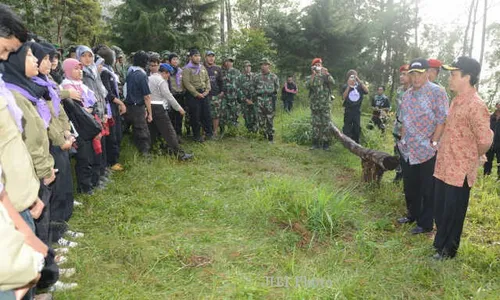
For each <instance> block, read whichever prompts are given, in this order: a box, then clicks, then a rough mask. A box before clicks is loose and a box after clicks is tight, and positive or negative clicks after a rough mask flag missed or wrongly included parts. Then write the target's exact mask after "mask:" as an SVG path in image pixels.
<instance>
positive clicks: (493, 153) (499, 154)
mask: <svg viewBox="0 0 500 300" xmlns="http://www.w3.org/2000/svg"><path fill="white" fill-rule="evenodd" d="M495 157H496V159H497V165H498V167H497V175H498V178H500V148H498V149H493V148H490V150H488V152H486V158H487V159H488V160H487V161H486V162H485V163H484V175H490V174H491V171H492V169H493V161H494V160H495Z"/></svg>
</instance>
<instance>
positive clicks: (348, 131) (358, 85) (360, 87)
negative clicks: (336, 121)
mask: <svg viewBox="0 0 500 300" xmlns="http://www.w3.org/2000/svg"><path fill="white" fill-rule="evenodd" d="M346 77H347V83H346V84H344V86H343V87H342V90H343V94H342V99H343V101H344V104H343V106H344V108H345V111H344V128H343V129H342V131H343V132H344V134H345V135H347V136H348V137H350V138H351V139H352V140H353V141H355V142H356V143H358V144H359V136H360V134H361V103H362V102H363V95H367V94H368V88H367V87H366V86H365V85H364V84H363V82H361V80H359V77H358V72H356V70H349V71H348V72H347V76H346Z"/></svg>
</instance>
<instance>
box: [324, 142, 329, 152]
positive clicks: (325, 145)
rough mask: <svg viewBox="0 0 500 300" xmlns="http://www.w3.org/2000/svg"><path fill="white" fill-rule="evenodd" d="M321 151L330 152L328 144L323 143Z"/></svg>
mask: <svg viewBox="0 0 500 300" xmlns="http://www.w3.org/2000/svg"><path fill="white" fill-rule="evenodd" d="M323 150H325V151H330V143H328V142H325V143H323Z"/></svg>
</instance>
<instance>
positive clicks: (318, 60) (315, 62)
mask: <svg viewBox="0 0 500 300" xmlns="http://www.w3.org/2000/svg"><path fill="white" fill-rule="evenodd" d="M317 63H320V64H322V63H323V61H322V60H321V58H315V59H313V61H312V63H311V66H314V65H315V64H317Z"/></svg>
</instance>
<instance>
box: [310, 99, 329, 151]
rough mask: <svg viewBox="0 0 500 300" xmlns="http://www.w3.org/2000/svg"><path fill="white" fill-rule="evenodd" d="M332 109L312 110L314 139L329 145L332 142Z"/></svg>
mask: <svg viewBox="0 0 500 300" xmlns="http://www.w3.org/2000/svg"><path fill="white" fill-rule="evenodd" d="M331 121H332V120H331V118H330V109H329V108H328V107H325V108H323V109H320V110H311V125H312V138H313V140H316V141H318V142H322V143H324V142H326V143H329V142H331V140H332V135H331V131H330V128H329V126H330V122H331Z"/></svg>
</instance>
